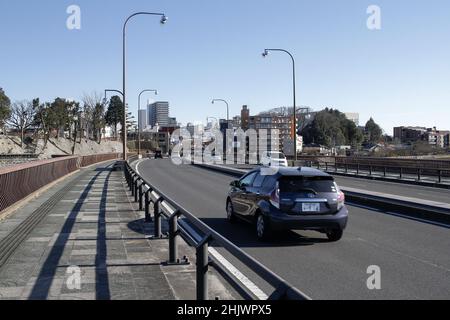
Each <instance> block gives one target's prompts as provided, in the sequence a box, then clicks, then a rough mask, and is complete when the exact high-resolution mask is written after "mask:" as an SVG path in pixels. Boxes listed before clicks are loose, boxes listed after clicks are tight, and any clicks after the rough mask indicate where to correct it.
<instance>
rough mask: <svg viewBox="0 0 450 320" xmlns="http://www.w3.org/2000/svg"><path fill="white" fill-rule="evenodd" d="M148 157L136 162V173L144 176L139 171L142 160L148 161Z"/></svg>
mask: <svg viewBox="0 0 450 320" xmlns="http://www.w3.org/2000/svg"><path fill="white" fill-rule="evenodd" d="M146 160H147V159H141V160H139V161H138V162H137V164H136V173H137V174H138V175H140V176H141V177H142V175H141V173H140V172H139V165H140V164H141V163H142V162H144V161H146Z"/></svg>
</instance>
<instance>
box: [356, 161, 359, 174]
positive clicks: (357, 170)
mask: <svg viewBox="0 0 450 320" xmlns="http://www.w3.org/2000/svg"><path fill="white" fill-rule="evenodd" d="M356 175H358V176H359V163H358V164H357V165H356Z"/></svg>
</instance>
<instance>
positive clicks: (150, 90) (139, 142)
mask: <svg viewBox="0 0 450 320" xmlns="http://www.w3.org/2000/svg"><path fill="white" fill-rule="evenodd" d="M145 92H154V93H155V95H158V90H153V89H146V90H142V91H141V93H139V97H138V157H140V156H141V130H142V128H141V96H142V94H144V93H145Z"/></svg>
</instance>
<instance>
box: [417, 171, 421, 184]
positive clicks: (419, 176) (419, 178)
mask: <svg viewBox="0 0 450 320" xmlns="http://www.w3.org/2000/svg"><path fill="white" fill-rule="evenodd" d="M421 173H422V170H421V169H420V168H418V169H417V180H418V181H420V180H421V178H422V174H421Z"/></svg>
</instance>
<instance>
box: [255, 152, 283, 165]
mask: <svg viewBox="0 0 450 320" xmlns="http://www.w3.org/2000/svg"><path fill="white" fill-rule="evenodd" d="M261 164H262V165H263V166H267V167H288V166H289V165H288V161H287V159H286V156H285V155H284V154H283V153H282V152H278V151H268V152H265V153H264V154H263V156H262V157H261Z"/></svg>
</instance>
